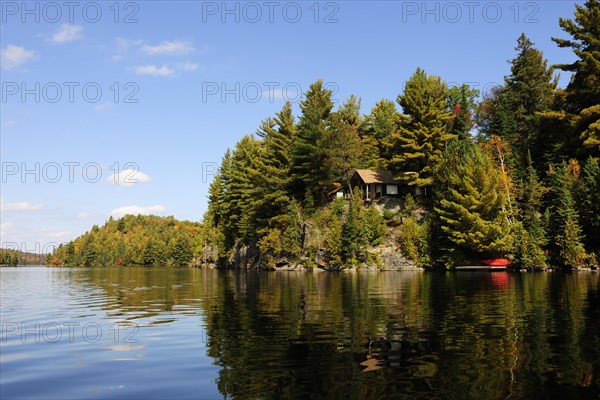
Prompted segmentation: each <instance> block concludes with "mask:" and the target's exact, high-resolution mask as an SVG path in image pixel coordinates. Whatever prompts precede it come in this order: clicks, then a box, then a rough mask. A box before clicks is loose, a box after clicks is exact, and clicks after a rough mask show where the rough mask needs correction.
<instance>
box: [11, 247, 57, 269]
mask: <svg viewBox="0 0 600 400" xmlns="http://www.w3.org/2000/svg"><path fill="white" fill-rule="evenodd" d="M46 256H47V255H46V254H37V253H29V252H26V251H20V250H16V249H4V248H0V266H4V267H16V266H18V265H43V264H45V262H46Z"/></svg>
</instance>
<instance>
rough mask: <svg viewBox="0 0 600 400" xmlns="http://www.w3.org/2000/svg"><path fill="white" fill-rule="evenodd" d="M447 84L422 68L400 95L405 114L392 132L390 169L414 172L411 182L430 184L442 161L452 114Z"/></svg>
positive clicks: (422, 184) (420, 184)
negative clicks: (429, 74) (448, 100)
mask: <svg viewBox="0 0 600 400" xmlns="http://www.w3.org/2000/svg"><path fill="white" fill-rule="evenodd" d="M446 98H447V87H446V84H445V83H444V82H442V79H441V78H440V77H434V76H427V74H426V73H425V72H424V71H423V70H422V69H420V68H418V69H417V71H416V72H415V74H414V75H413V76H412V77H411V78H410V79H409V80H408V82H407V83H406V87H405V89H404V93H403V94H402V95H400V96H398V100H397V101H398V104H400V106H402V110H403V113H404V115H403V116H402V118H401V119H400V123H399V125H398V129H397V130H396V131H395V132H394V133H393V140H394V154H393V157H392V159H391V160H390V162H389V164H390V166H391V168H393V169H396V170H402V171H411V172H415V173H416V175H414V177H413V178H411V180H410V184H412V185H417V186H431V185H432V184H433V172H434V171H435V169H436V167H437V166H438V165H439V163H440V162H441V160H442V154H443V152H444V148H445V146H446V143H447V142H448V141H449V140H450V139H452V138H454V137H455V136H454V135H452V134H450V133H449V132H448V123H449V121H450V117H451V114H450V112H448V110H447V104H446Z"/></svg>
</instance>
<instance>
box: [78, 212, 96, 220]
mask: <svg viewBox="0 0 600 400" xmlns="http://www.w3.org/2000/svg"><path fill="white" fill-rule="evenodd" d="M91 216H92V213H89V212H80V213H79V214H77V219H87V218H89V217H91Z"/></svg>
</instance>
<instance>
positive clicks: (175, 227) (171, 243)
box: [46, 215, 201, 267]
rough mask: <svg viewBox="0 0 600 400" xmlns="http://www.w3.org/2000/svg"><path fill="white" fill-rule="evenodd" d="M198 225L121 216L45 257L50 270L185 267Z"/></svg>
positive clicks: (194, 243) (194, 242) (166, 219)
mask: <svg viewBox="0 0 600 400" xmlns="http://www.w3.org/2000/svg"><path fill="white" fill-rule="evenodd" d="M200 229H201V225H200V224H199V223H197V222H189V221H178V220H176V219H175V218H173V217H167V218H163V217H157V216H143V215H137V216H133V215H125V216H124V217H123V218H120V219H118V220H114V219H112V218H110V219H109V220H108V221H107V222H106V224H105V225H104V226H102V227H98V226H94V227H93V228H92V229H91V230H90V231H89V232H87V233H85V234H84V235H82V236H80V237H78V238H77V239H75V240H73V241H72V242H69V243H67V244H64V245H63V244H61V245H60V246H59V247H58V248H57V249H56V250H55V251H54V252H53V254H49V255H48V258H47V261H46V262H47V265H50V266H84V267H94V266H101V267H105V266H115V265H117V266H175V267H179V266H187V265H188V264H189V263H190V261H191V260H192V257H193V249H194V247H195V246H197V243H196V241H197V240H198V238H199V236H200V235H199V232H200Z"/></svg>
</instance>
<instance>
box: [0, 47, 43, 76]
mask: <svg viewBox="0 0 600 400" xmlns="http://www.w3.org/2000/svg"><path fill="white" fill-rule="evenodd" d="M35 57H36V56H35V52H34V51H33V50H27V49H26V48H24V47H21V46H15V45H12V44H9V45H7V46H6V47H5V48H3V49H0V60H1V61H2V62H1V63H0V64H2V69H5V70H13V69H17V68H19V67H21V66H22V65H24V64H25V63H26V62H28V61H31V60H33V59H34V58H35Z"/></svg>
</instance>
